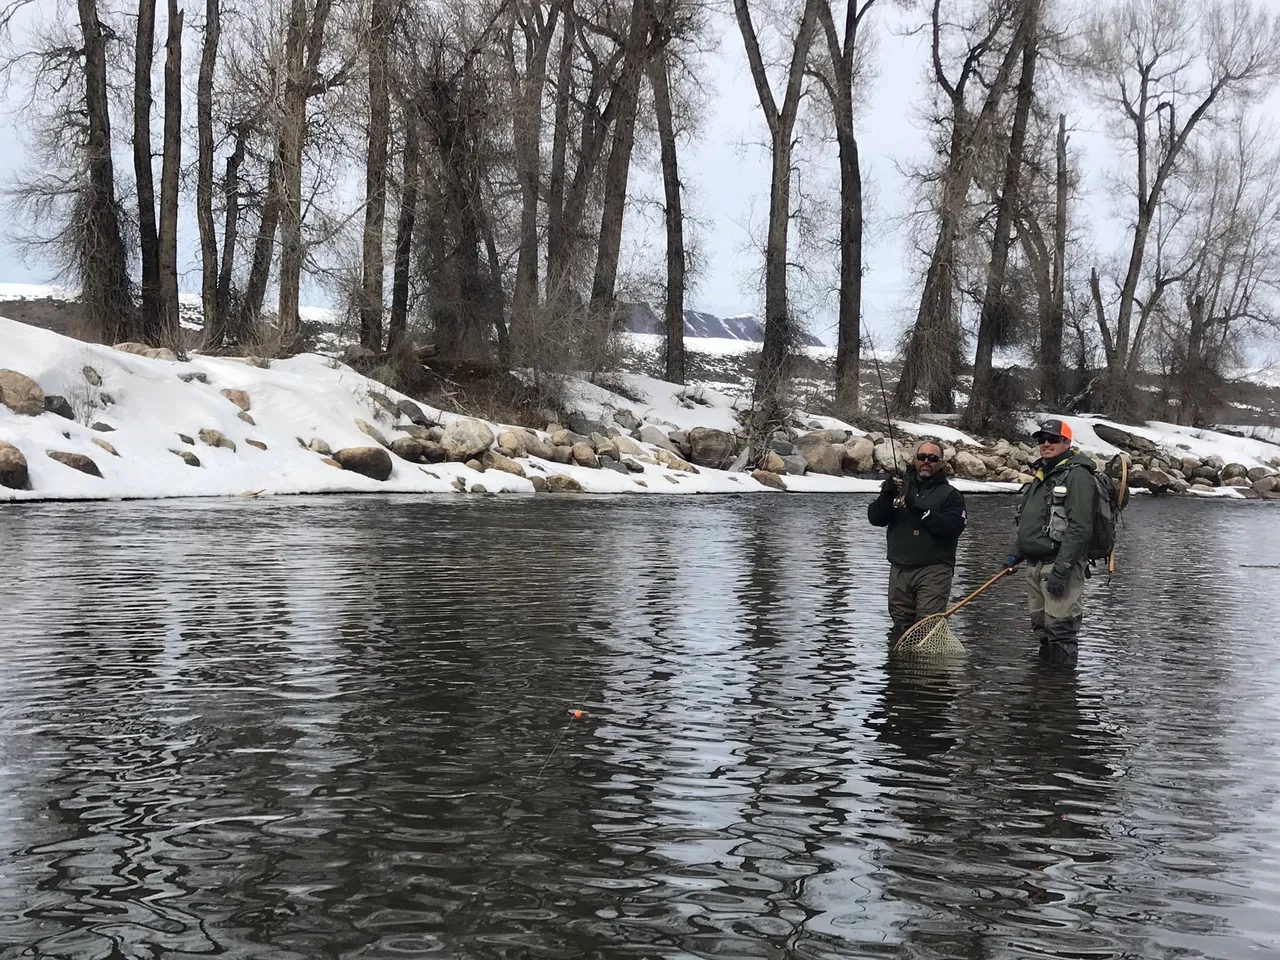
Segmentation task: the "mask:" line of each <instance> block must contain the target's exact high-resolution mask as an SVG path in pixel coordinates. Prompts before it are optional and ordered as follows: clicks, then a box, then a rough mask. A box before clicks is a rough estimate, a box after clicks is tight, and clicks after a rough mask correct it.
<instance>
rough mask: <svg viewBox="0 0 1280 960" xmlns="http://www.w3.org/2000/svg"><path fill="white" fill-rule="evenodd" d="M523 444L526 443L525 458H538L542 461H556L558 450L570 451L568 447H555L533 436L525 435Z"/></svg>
mask: <svg viewBox="0 0 1280 960" xmlns="http://www.w3.org/2000/svg"><path fill="white" fill-rule="evenodd" d="M522 442H523V443H524V452H525V456H528V457H537V458H538V459H540V460H554V459H555V458H556V454H555V451H556V450H557V449H561V450H568V449H569V448H568V447H559V448H557V447H554V446H552V445H551V444H549V443H546V442H545V441H544V440H542V439H541V438H540V437H537V436H535V435H533V434H525V436H524V438H523V441H522Z"/></svg>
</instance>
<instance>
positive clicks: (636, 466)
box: [622, 457, 648, 473]
mask: <svg viewBox="0 0 1280 960" xmlns="http://www.w3.org/2000/svg"><path fill="white" fill-rule="evenodd" d="M646 459H648V458H646ZM622 465H623V466H624V467H625V468H626V470H627V472H628V473H644V464H643V463H640V462H639V461H637V460H635V459H633V458H632V457H623V458H622Z"/></svg>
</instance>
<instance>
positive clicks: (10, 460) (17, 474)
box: [0, 440, 31, 490]
mask: <svg viewBox="0 0 1280 960" xmlns="http://www.w3.org/2000/svg"><path fill="white" fill-rule="evenodd" d="M30 486H31V478H30V475H29V474H28V472H27V458H26V457H24V456H23V455H22V451H21V450H19V449H18V448H17V447H15V446H14V445H13V444H12V443H5V442H4V441H3V440H0V487H8V488H9V489H10V490H26V489H28V488H29V487H30Z"/></svg>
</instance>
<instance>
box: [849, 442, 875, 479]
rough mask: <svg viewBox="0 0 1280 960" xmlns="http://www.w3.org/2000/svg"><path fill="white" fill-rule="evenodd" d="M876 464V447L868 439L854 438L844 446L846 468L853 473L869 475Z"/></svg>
mask: <svg viewBox="0 0 1280 960" xmlns="http://www.w3.org/2000/svg"><path fill="white" fill-rule="evenodd" d="M875 463H876V445H875V444H874V443H872V442H871V441H870V440H868V439H867V438H866V437H854V438H853V439H852V440H850V441H849V442H848V443H846V444H845V445H844V468H845V469H846V470H849V471H850V472H851V473H868V472H869V471H871V470H873V469H874V468H875Z"/></svg>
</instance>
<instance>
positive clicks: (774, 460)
mask: <svg viewBox="0 0 1280 960" xmlns="http://www.w3.org/2000/svg"><path fill="white" fill-rule="evenodd" d="M760 470H763V471H765V472H766V473H786V472H787V464H786V461H784V460H783V459H782V457H780V456H778V455H777V454H776V453H774V452H773V451H772V450H768V451H766V452H765V455H764V456H763V457H761V458H760ZM760 470H757V471H755V473H759V472H760ZM755 473H753V474H752V476H755Z"/></svg>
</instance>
